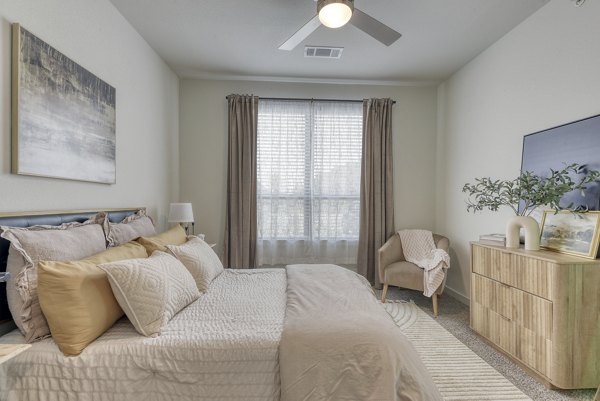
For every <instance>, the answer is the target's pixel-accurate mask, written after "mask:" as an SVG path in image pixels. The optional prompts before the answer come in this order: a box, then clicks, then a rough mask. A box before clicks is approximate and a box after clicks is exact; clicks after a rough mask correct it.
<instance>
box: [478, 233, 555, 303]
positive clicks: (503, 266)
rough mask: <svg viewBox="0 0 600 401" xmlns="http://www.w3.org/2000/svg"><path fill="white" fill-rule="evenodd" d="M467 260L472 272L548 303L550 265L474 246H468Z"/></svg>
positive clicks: (521, 256)
mask: <svg viewBox="0 0 600 401" xmlns="http://www.w3.org/2000/svg"><path fill="white" fill-rule="evenodd" d="M471 258H472V259H471V264H472V271H473V273H477V274H479V275H481V276H484V277H488V278H491V279H493V280H495V281H498V282H500V283H502V284H506V285H509V286H511V287H515V288H519V289H521V290H523V291H526V292H529V293H531V294H534V295H537V296H539V297H542V298H544V299H547V300H552V277H553V274H554V271H555V269H556V268H557V266H556V265H555V264H554V263H552V262H550V261H547V260H542V259H536V258H530V257H527V256H524V255H520V254H514V253H511V252H510V250H508V249H506V248H493V247H490V248H488V247H484V246H479V245H477V244H473V245H472V256H471Z"/></svg>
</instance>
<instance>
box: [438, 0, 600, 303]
mask: <svg viewBox="0 0 600 401" xmlns="http://www.w3.org/2000/svg"><path fill="white" fill-rule="evenodd" d="M598 38H600V2H598V1H587V2H586V3H585V5H584V6H583V7H580V8H577V7H574V6H573V2H570V1H564V0H552V1H551V2H550V3H548V4H547V5H546V6H544V7H543V8H541V9H540V10H539V11H538V12H537V13H535V14H533V15H532V16H531V17H530V18H529V19H527V20H526V21H525V22H523V23H522V24H521V25H519V26H518V27H517V28H515V29H514V30H513V31H511V32H510V33H509V34H507V35H506V36H505V37H504V38H502V39H501V40H499V41H498V42H497V43H496V44H494V45H493V46H491V47H490V48H488V49H487V50H486V51H485V52H484V53H482V54H481V55H480V56H478V57H477V58H475V59H474V60H473V61H471V62H470V63H469V64H467V65H466V66H465V67H463V68H462V69H461V70H460V71H459V72H458V73H456V74H455V75H454V76H453V77H451V79H449V80H448V81H447V82H446V83H444V84H443V85H441V86H440V88H439V103H438V108H439V110H438V149H439V150H440V152H439V153H438V171H437V179H438V180H437V182H438V191H437V193H436V199H437V205H436V229H437V230H438V231H441V232H444V233H446V234H448V235H449V236H450V239H451V241H452V251H453V254H452V256H453V266H452V268H451V269H450V274H449V278H448V282H447V286H448V287H450V288H451V289H452V290H454V291H456V292H458V293H459V294H463V295H465V296H468V295H469V269H470V267H469V241H472V240H476V239H477V238H478V236H479V234H482V233H492V232H503V231H504V224H505V222H506V220H507V218H508V217H509V216H510V213H509V212H508V211H503V212H501V213H492V212H484V213H481V214H477V215H473V214H468V213H467V212H466V209H465V203H464V201H465V197H464V196H463V194H462V193H461V188H462V186H463V184H464V183H466V182H468V181H471V180H473V178H474V177H479V176H492V177H498V178H513V177H515V176H517V175H518V173H519V171H520V163H521V148H522V141H523V135H525V134H528V133H531V132H536V131H539V130H543V129H546V128H550V127H554V126H557V125H560V124H564V123H567V122H571V121H574V120H578V119H581V118H584V117H588V116H592V115H595V114H599V113H600V101H599V99H600V51H599V49H600V47H599V43H598ZM599 135H600V134H599Z"/></svg>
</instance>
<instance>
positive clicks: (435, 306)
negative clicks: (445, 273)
mask: <svg viewBox="0 0 600 401" xmlns="http://www.w3.org/2000/svg"><path fill="white" fill-rule="evenodd" d="M431 300H432V301H433V316H435V317H438V296H437V294H433V295H432V296H431Z"/></svg>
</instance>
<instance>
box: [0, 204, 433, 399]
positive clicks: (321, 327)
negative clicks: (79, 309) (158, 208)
mask: <svg viewBox="0 0 600 401" xmlns="http://www.w3.org/2000/svg"><path fill="white" fill-rule="evenodd" d="M122 212H123V213H125V215H126V214H127V213H130V211H122ZM119 213H121V212H117V211H115V214H114V219H115V221H116V220H117V219H119V218H121V217H122V216H123V214H119ZM73 217H74V216H70V217H68V216H67V217H65V216H64V215H62V216H61V217H60V218H58V220H56V219H55V221H56V222H57V223H55V224H58V222H63V221H64V220H65V218H66V219H70V218H73ZM85 217H86V214H82V215H79V216H76V219H82V218H85ZM36 220H37V219H35V218H34V219H33V220H19V221H24V223H23V224H26V225H30V224H35V223H37V222H38V221H36ZM71 221H73V220H71ZM0 224H6V222H5V221H2V219H1V218H0ZM0 245H2V244H0ZM4 245H5V244H4ZM21 342H23V336H22V335H21V333H20V332H19V331H18V330H13V331H11V332H10V333H8V334H6V335H4V336H2V337H0V343H21ZM441 399H442V398H441V396H440V395H439V393H438V391H437V389H436V387H435V385H434V384H433V382H432V380H431V378H430V376H429V374H428V372H427V371H426V369H425V367H424V365H423V364H422V362H421V361H420V359H419V357H418V355H417V354H416V351H415V350H414V348H413V347H412V345H411V344H410V342H409V341H408V340H407V339H406V338H405V337H404V336H403V335H402V334H401V332H400V331H399V329H398V328H397V327H396V326H395V325H394V323H393V322H392V320H391V319H390V318H389V316H387V314H386V312H385V311H384V310H383V308H381V306H380V305H379V304H378V302H377V300H376V298H375V296H374V294H373V292H372V290H371V288H370V286H369V285H368V283H367V282H366V281H365V280H364V279H362V277H360V276H358V275H356V274H355V273H353V272H351V271H348V270H346V269H343V268H341V267H338V266H334V265H293V266H287V267H286V268H285V269H255V270H225V272H223V273H222V274H221V275H220V276H218V277H217V278H216V279H215V280H214V281H213V282H212V284H211V286H210V288H209V289H208V291H207V292H206V293H205V294H203V295H202V296H201V297H200V298H199V299H198V300H196V301H195V302H193V303H192V304H190V305H189V306H187V307H186V308H185V309H183V310H182V311H181V312H180V313H178V314H177V315H175V317H174V318H173V319H172V320H171V321H170V322H169V323H168V325H167V326H166V328H165V329H164V330H163V332H162V333H161V335H160V336H158V337H154V338H151V337H144V336H141V335H140V334H138V333H137V332H136V331H135V329H134V327H133V326H132V324H131V323H130V322H129V321H128V320H127V318H126V317H124V318H122V319H121V320H119V321H118V322H117V323H116V324H115V325H114V326H113V327H112V328H110V329H109V330H108V331H107V332H106V333H104V334H103V335H102V336H101V337H100V338H98V339H97V340H96V341H94V342H93V343H92V344H91V345H89V346H88V347H87V348H86V349H85V350H84V351H83V352H82V353H81V354H80V355H79V356H75V357H73V356H71V357H66V356H64V355H63V354H62V353H61V352H60V351H59V349H58V348H57V346H56V344H55V343H54V342H53V340H52V338H47V339H44V340H41V341H39V342H36V343H34V344H33V346H32V347H31V348H30V349H29V350H27V351H25V352H23V353H21V354H20V355H18V356H17V357H15V358H13V359H11V360H10V361H8V362H6V363H4V364H1V365H0V400H2V401H4V400H10V401H12V400H44V401H46V400H47V401H54V400H61V401H62V400H78V401H79V400H81V401H86V400H128V401H129V400H144V401H151V400H215V401H219V400H224V401H225V400H249V401H252V400H265V401H267V400H283V401H291V400H423V401H436V400H441Z"/></svg>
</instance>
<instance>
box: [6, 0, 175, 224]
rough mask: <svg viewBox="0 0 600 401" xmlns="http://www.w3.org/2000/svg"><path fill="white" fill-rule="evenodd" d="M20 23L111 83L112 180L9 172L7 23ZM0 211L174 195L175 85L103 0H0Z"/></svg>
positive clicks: (146, 202)
mask: <svg viewBox="0 0 600 401" xmlns="http://www.w3.org/2000/svg"><path fill="white" fill-rule="evenodd" d="M13 22H18V23H20V24H21V25H22V26H23V27H24V28H25V29H27V30H29V31H31V32H32V33H34V34H35V35H37V36H38V37H40V38H41V39H43V40H44V41H46V42H47V43H49V44H51V45H52V46H54V47H55V48H56V49H58V50H59V51H61V52H63V53H64V54H65V55H67V56H68V57H70V58H71V59H73V60H74V61H76V62H77V63H79V64H80V65H82V66H83V67H85V68H87V69H88V70H90V71H91V72H93V73H94V74H96V75H97V76H99V77H100V78H102V79H103V80H105V81H106V82H108V83H109V84H111V85H112V86H114V87H115V88H116V95H117V184H116V185H103V184H95V183H83V182H76V181H67V180H58V179H50V178H35V177H27V176H18V175H12V174H10V93H11V77H10V72H11V69H10V60H11V27H10V24H11V23H13ZM0 60H1V61H0V158H1V162H0V163H1V164H0V166H1V171H0V188H1V195H0V212H8V211H31V210H61V209H83V208H110V207H127V206H129V207H131V206H147V207H148V208H149V211H150V213H151V214H152V215H153V216H155V217H157V222H158V223H159V226H161V227H162V226H164V225H165V221H166V217H165V216H166V213H167V208H168V204H169V202H170V201H172V200H173V199H175V198H177V194H178V192H179V188H178V186H179V179H178V151H179V149H178V131H179V127H178V124H179V118H178V112H179V106H178V102H179V95H178V90H179V84H178V78H177V76H176V75H175V74H174V73H173V72H172V71H171V69H170V68H169V67H168V66H167V65H166V64H165V63H164V62H163V61H162V60H161V59H160V58H159V57H158V56H157V55H156V53H155V52H154V51H153V50H152V49H151V48H150V47H149V46H148V44H147V43H146V42H145V41H144V40H143V39H142V38H141V37H140V36H139V34H138V33H137V32H136V31H135V30H134V29H133V28H132V27H131V26H130V25H129V23H128V22H127V21H126V20H125V19H124V18H123V17H122V16H121V14H119V12H118V11H117V10H116V9H115V8H114V6H113V5H112V4H111V3H110V2H109V1H108V0H43V1H39V0H0Z"/></svg>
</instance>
